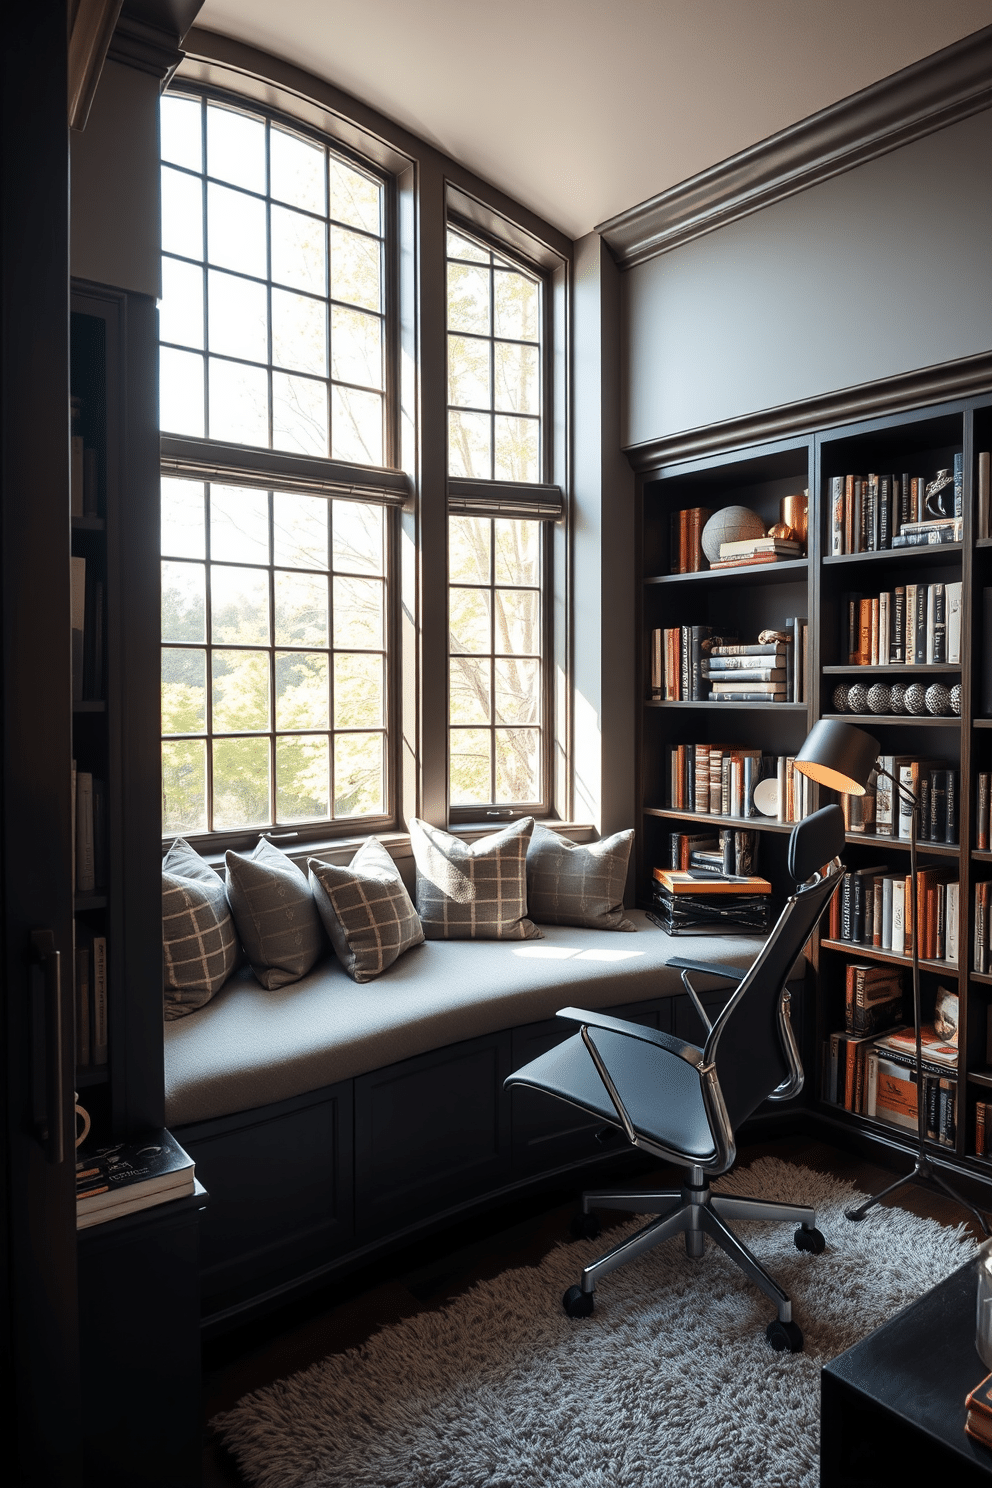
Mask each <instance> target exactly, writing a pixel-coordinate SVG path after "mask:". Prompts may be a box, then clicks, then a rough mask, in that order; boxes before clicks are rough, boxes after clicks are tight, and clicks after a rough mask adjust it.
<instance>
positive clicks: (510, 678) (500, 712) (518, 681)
mask: <svg viewBox="0 0 992 1488" xmlns="http://www.w3.org/2000/svg"><path fill="white" fill-rule="evenodd" d="M495 672H496V722H497V723H533V724H537V723H540V721H541V663H540V662H539V661H538V660H537V659H536V658H533V659H519V658H516V657H514V658H512V659H510V658H508V657H501V658H499V659H498V660H497V661H496V664H495ZM522 799H527V800H533V799H534V798H533V797H532V796H529V797H525V798H522Z"/></svg>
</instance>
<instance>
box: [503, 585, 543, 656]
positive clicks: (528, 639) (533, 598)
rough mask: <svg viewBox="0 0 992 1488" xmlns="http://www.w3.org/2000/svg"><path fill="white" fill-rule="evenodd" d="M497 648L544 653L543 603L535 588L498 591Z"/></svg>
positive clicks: (505, 650) (509, 650)
mask: <svg viewBox="0 0 992 1488" xmlns="http://www.w3.org/2000/svg"><path fill="white" fill-rule="evenodd" d="M496 650H497V651H498V652H505V653H509V654H510V655H511V656H521V655H528V654H529V655H531V656H537V655H538V654H539V653H540V650H541V633H540V606H539V604H538V596H537V592H536V591H535V590H534V589H497V590H496Z"/></svg>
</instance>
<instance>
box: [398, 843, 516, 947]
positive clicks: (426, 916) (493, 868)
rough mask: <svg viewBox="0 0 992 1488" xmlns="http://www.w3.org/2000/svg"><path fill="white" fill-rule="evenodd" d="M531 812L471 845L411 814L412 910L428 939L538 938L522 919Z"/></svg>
mask: <svg viewBox="0 0 992 1488" xmlns="http://www.w3.org/2000/svg"><path fill="white" fill-rule="evenodd" d="M533 830H534V818H533V817H532V816H524V817H521V819H520V821H517V822H513V823H512V824H511V825H510V826H508V827H504V828H503V830H502V832H494V833H493V834H492V835H491V836H488V837H482V838H480V839H479V841H478V842H473V843H471V844H469V843H467V842H462V841H461V839H460V838H458V837H452V836H451V834H450V832H442V831H441V830H440V829H439V828H438V827H432V826H431V825H430V824H429V823H428V822H425V821H421V820H420V819H419V817H413V818H412V819H411V822H410V841H411V844H412V846H413V856H414V861H415V862H416V864H417V910H418V912H419V914H420V919H421V922H422V924H423V927H424V934H425V935H426V936H427V939H428V940H534V939H537V940H542V939H543V936H542V935H541V932H540V930H538V928H537V926H536V925H533V924H531V922H530V920H529V919H528V918H527V845H528V843H529V842H530V834H531V832H532V831H533Z"/></svg>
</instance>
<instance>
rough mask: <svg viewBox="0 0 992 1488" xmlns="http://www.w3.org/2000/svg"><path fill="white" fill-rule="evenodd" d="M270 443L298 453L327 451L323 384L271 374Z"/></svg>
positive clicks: (311, 453) (275, 373) (307, 379)
mask: <svg viewBox="0 0 992 1488" xmlns="http://www.w3.org/2000/svg"><path fill="white" fill-rule="evenodd" d="M272 445H273V448H274V449H281V450H298V451H299V453H300V454H302V455H326V454H327V384H326V383H324V382H316V381H315V380H314V379H313V378H312V377H290V376H289V374H288V373H286V372H273V374H272Z"/></svg>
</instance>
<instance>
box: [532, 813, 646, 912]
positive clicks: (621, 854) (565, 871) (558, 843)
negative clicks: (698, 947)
mask: <svg viewBox="0 0 992 1488" xmlns="http://www.w3.org/2000/svg"><path fill="white" fill-rule="evenodd" d="M633 841H634V829H633V828H632V827H631V828H629V829H628V830H627V831H626V832H615V833H614V835H613V836H612V837H604V838H603V839H602V841H600V842H589V843H584V844H583V843H578V842H570V841H569V840H568V838H567V837H562V836H561V835H560V834H559V833H558V832H552V831H551V830H550V828H549V827H544V826H542V825H541V823H540V822H537V823H535V826H534V835H533V836H532V837H531V840H530V847H529V848H528V849H527V903H528V906H529V909H530V913H531V915H532V917H533V918H534V919H535V920H537V922H538V924H541V925H585V926H587V927H588V928H589V929H590V930H633V929H635V928H636V927H635V926H634V925H632V924H631V922H630V920H627V919H624V913H623V891H624V888H625V886H626V883H627V862H628V860H629V858H630V848H631V844H632V843H633Z"/></svg>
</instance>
